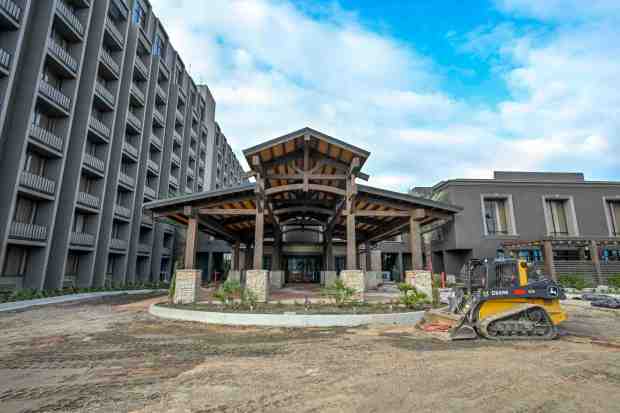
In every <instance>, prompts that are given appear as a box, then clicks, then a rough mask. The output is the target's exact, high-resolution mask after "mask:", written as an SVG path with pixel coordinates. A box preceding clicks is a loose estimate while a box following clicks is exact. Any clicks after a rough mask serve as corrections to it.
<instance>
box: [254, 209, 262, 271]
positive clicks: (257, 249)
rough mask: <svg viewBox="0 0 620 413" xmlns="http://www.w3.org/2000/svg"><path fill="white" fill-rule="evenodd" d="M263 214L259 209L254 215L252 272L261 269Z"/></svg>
mask: <svg viewBox="0 0 620 413" xmlns="http://www.w3.org/2000/svg"><path fill="white" fill-rule="evenodd" d="M264 227H265V213H264V212H263V210H262V209H261V211H260V212H257V213H256V228H255V230H254V266H253V268H252V269H254V270H262V269H263V236H264V234H265V228H264Z"/></svg>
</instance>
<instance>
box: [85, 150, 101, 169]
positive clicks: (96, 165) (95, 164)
mask: <svg viewBox="0 0 620 413" xmlns="http://www.w3.org/2000/svg"><path fill="white" fill-rule="evenodd" d="M84 165H86V166H88V167H89V168H91V169H94V170H95V171H97V172H100V173H103V172H104V171H105V162H103V160H101V159H99V158H97V157H96V156H94V155H91V154H90V153H85V154H84Z"/></svg>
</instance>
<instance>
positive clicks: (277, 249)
mask: <svg viewBox="0 0 620 413" xmlns="http://www.w3.org/2000/svg"><path fill="white" fill-rule="evenodd" d="M281 255H282V234H281V233H280V231H279V228H274V237H273V249H272V253H271V270H272V271H280V270H281V269H282V268H280V267H281V258H280V257H281Z"/></svg>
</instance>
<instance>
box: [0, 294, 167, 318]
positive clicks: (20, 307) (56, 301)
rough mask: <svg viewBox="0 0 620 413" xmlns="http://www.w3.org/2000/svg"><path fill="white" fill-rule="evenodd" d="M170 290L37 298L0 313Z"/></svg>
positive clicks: (2, 306) (1, 306) (4, 306)
mask: <svg viewBox="0 0 620 413" xmlns="http://www.w3.org/2000/svg"><path fill="white" fill-rule="evenodd" d="M164 292H168V290H125V291H101V292H95V293H81V294H69V295H60V296H58V297H48V298H37V299H34V300H24V301H14V302H12V303H4V304H0V313H3V312H6V311H15V310H23V309H26V308H30V307H36V306H41V305H49V304H62V303H68V302H72V301H84V300H91V299H93V298H100V297H112V296H115V295H123V294H129V295H136V294H148V293H164Z"/></svg>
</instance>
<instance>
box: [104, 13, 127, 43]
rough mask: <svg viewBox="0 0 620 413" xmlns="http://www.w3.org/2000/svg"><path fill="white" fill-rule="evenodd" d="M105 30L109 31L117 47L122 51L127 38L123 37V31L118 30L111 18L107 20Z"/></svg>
mask: <svg viewBox="0 0 620 413" xmlns="http://www.w3.org/2000/svg"><path fill="white" fill-rule="evenodd" d="M105 28H106V29H107V31H108V34H109V35H110V37H111V38H112V40H114V42H115V43H116V45H117V47H118V48H119V49H121V50H122V49H123V45H124V44H125V36H123V34H122V33H121V31H120V30H118V27H116V24H115V23H114V22H113V21H112V20H110V18H109V17H108V18H106V21H105Z"/></svg>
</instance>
